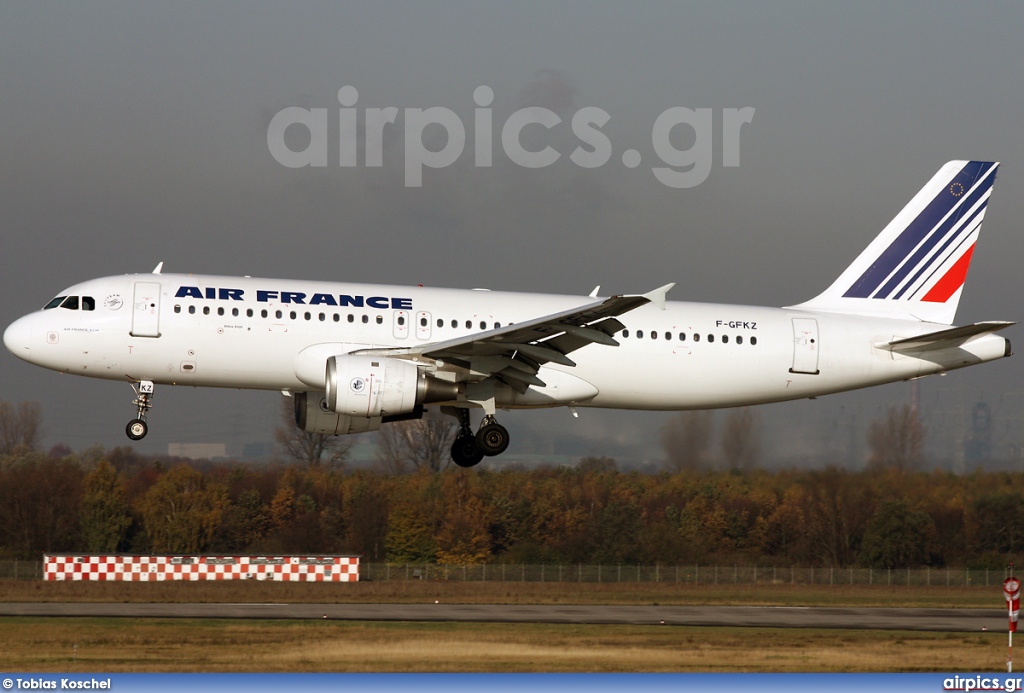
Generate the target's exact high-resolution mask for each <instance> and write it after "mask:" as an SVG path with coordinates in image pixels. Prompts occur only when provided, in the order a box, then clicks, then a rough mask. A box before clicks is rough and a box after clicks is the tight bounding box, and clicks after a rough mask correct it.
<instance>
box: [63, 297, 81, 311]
mask: <svg viewBox="0 0 1024 693" xmlns="http://www.w3.org/2000/svg"><path fill="white" fill-rule="evenodd" d="M60 307H61V308H67V309H68V310H78V296H68V297H67V298H65V299H64V303H61V304H60Z"/></svg>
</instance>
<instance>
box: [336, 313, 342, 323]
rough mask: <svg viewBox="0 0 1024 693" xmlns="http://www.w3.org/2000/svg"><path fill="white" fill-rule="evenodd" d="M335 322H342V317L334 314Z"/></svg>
mask: <svg viewBox="0 0 1024 693" xmlns="http://www.w3.org/2000/svg"><path fill="white" fill-rule="evenodd" d="M334 322H341V316H340V315H338V314H337V313H335V314H334Z"/></svg>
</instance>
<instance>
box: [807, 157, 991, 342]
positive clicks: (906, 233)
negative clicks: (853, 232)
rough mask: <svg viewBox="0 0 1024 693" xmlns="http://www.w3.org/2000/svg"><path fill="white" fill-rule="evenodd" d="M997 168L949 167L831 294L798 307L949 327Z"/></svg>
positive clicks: (955, 163) (982, 163)
mask: <svg viewBox="0 0 1024 693" xmlns="http://www.w3.org/2000/svg"><path fill="white" fill-rule="evenodd" d="M997 168H999V163H998V162H992V161H950V162H949V163H948V164H946V165H945V166H943V167H942V168H940V169H939V172H938V173H936V174H935V175H934V176H933V177H932V179H931V180H930V181H928V184H927V185H925V186H924V187H923V188H922V189H921V191H920V192H919V193H917V195H915V196H914V199H912V200H911V201H910V202H909V203H908V204H907V206H906V207H904V208H903V211H901V212H900V213H899V214H897V215H896V218H895V219H893V220H892V221H891V222H889V225H888V226H886V227H885V229H883V230H882V233H880V234H879V235H878V237H877V238H875V240H874V241H872V242H871V244H870V245H869V246H868V247H867V249H866V250H865V251H864V252H863V253H861V254H860V257H858V258H857V259H856V261H854V263H853V264H852V265H850V266H849V267H848V268H847V269H846V271H845V272H843V273H842V275H840V277H839V279H837V280H836V281H835V283H834V284H832V286H830V287H829V288H828V290H826V291H825V292H824V293H822V294H821V295H819V296H817V297H816V298H813V299H811V300H810V301H808V302H806V303H802V304H800V305H799V306H793V307H794V308H801V309H805V310H814V311H824V312H830V313H850V314H855V315H871V316H878V317H894V318H908V319H917V320H922V321H926V322H935V323H942V324H944V325H950V324H952V323H953V318H954V316H955V315H956V307H957V304H958V303H959V302H960V294H961V292H962V291H963V286H964V280H965V279H966V277H967V269H968V267H969V266H970V264H971V255H972V254H973V253H974V245H975V243H976V242H977V240H978V234H979V232H980V231H981V222H982V220H983V219H984V218H985V208H986V207H987V206H988V199H989V195H991V193H992V183H993V182H994V181H995V179H996V169H997Z"/></svg>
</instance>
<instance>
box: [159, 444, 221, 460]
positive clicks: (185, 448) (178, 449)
mask: <svg viewBox="0 0 1024 693" xmlns="http://www.w3.org/2000/svg"><path fill="white" fill-rule="evenodd" d="M167 454H168V455H169V456H170V457H187V458H189V459H192V460H203V459H212V458H214V457H227V456H228V446H227V443H168V444H167Z"/></svg>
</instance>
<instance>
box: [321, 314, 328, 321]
mask: <svg viewBox="0 0 1024 693" xmlns="http://www.w3.org/2000/svg"><path fill="white" fill-rule="evenodd" d="M319 317H320V322H323V321H324V320H326V319H327V314H326V313H320V316H319Z"/></svg>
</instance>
